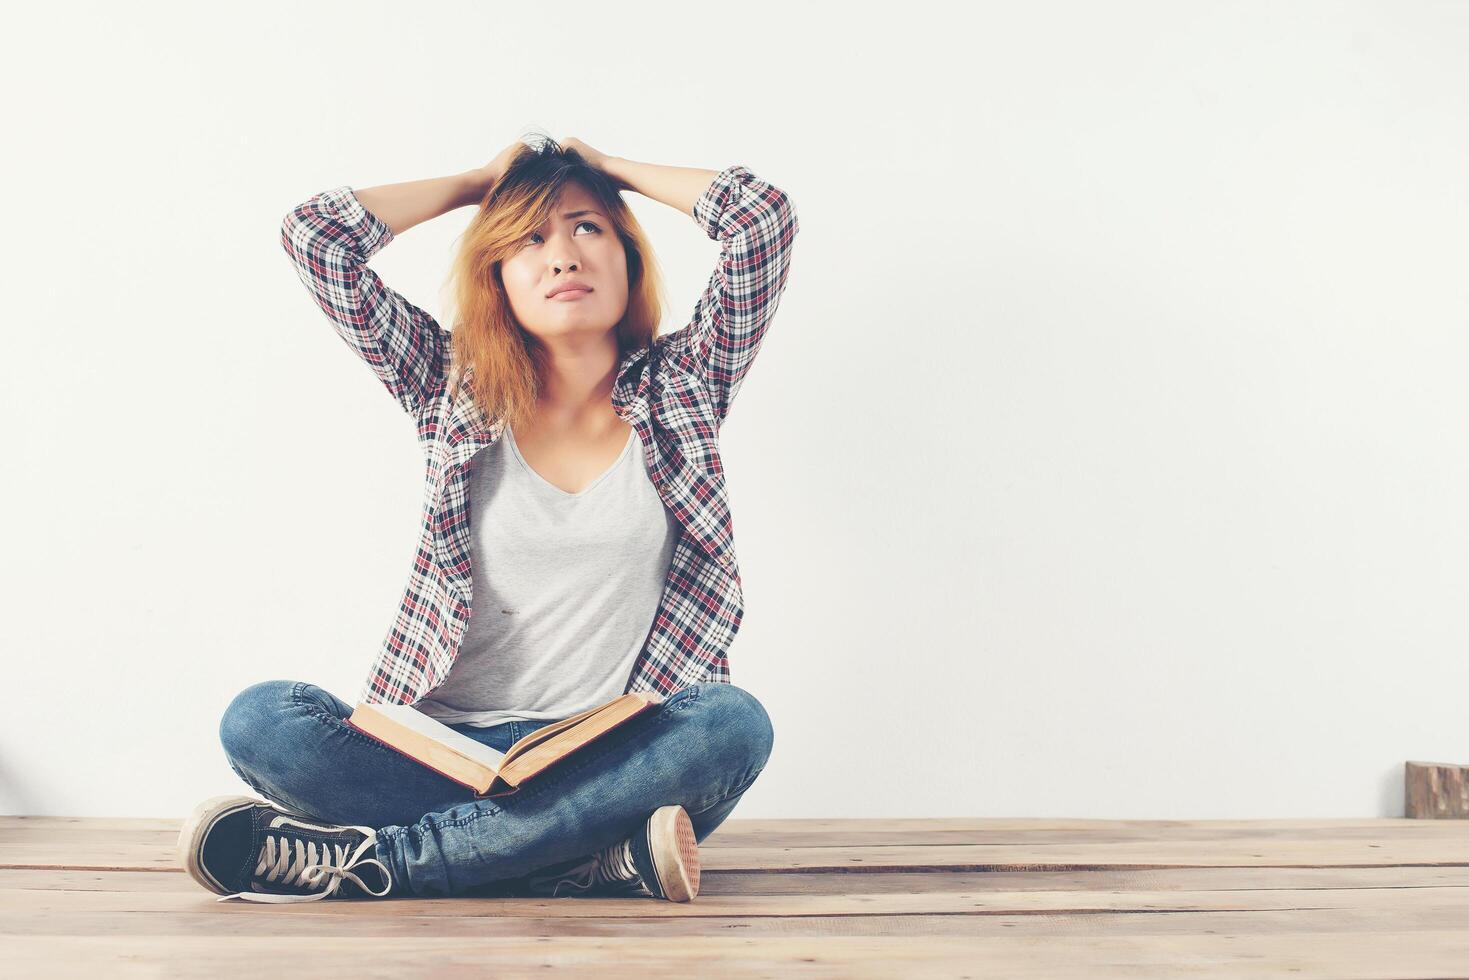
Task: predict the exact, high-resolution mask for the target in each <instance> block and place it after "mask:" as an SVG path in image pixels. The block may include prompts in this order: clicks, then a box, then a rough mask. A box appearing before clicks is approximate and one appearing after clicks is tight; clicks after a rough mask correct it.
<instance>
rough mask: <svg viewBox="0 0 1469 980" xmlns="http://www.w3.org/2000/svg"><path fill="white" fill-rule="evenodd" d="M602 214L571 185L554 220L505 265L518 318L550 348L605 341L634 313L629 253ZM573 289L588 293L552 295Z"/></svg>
mask: <svg viewBox="0 0 1469 980" xmlns="http://www.w3.org/2000/svg"><path fill="white" fill-rule="evenodd" d="M601 208H602V205H601V204H600V203H598V201H597V199H596V198H595V197H593V196H592V194H591V192H589V191H588V190H587V189H586V188H584V187H582V186H581V185H580V184H577V183H574V182H573V183H568V184H567V185H566V186H565V187H564V188H563V189H562V191H561V196H560V198H559V199H558V200H557V202H556V208H555V210H554V211H553V212H552V218H551V220H550V221H548V222H547V223H546V224H544V225H542V226H541V227H540V228H538V229H536V231H535V232H534V233H532V234H530V235H528V236H526V239H525V240H524V241H523V242H521V243H520V246H519V249H518V251H516V252H515V254H513V255H511V256H510V257H509V258H507V259H505V260H504V261H503V262H501V264H500V276H501V279H502V280H503V281H504V283H505V293H506V295H507V296H509V298H510V309H511V312H513V313H514V314H515V318H516V320H518V321H519V322H520V325H521V326H522V327H524V328H525V330H526V331H527V332H529V333H530V334H532V335H534V336H535V337H536V338H537V339H539V340H540V341H541V342H542V343H546V344H547V345H548V346H552V347H554V346H555V344H556V341H557V340H567V339H573V338H575V337H577V336H578V335H585V336H591V337H595V336H600V335H602V334H604V333H606V332H607V331H609V330H612V329H613V328H614V327H616V326H617V324H618V322H619V321H620V320H621V319H622V317H623V314H624V313H626V312H627V253H626V252H625V251H624V250H623V245H622V240H621V239H620V238H618V237H617V232H616V231H615V230H614V228H613V225H612V222H611V220H610V219H608V217H607V215H605V214H604V213H602V210H601ZM572 282H575V283H580V284H582V285H583V286H585V287H586V289H584V290H569V291H566V292H563V293H561V294H559V295H554V296H553V295H548V294H549V293H551V291H552V290H553V289H555V288H556V287H558V286H562V285H564V284H566V283H572Z"/></svg>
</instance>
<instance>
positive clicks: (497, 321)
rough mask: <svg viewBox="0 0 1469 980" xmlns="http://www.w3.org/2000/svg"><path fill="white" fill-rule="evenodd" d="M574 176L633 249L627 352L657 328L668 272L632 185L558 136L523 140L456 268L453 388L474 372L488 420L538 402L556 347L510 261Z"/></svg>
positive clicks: (514, 416)
mask: <svg viewBox="0 0 1469 980" xmlns="http://www.w3.org/2000/svg"><path fill="white" fill-rule="evenodd" d="M573 181H574V182H576V183H578V184H580V185H582V186H583V187H585V188H586V190H587V191H588V192H589V193H591V195H592V196H593V197H595V198H596V199H597V200H598V201H599V202H600V203H601V205H602V208H601V209H602V211H603V212H604V213H606V214H607V215H608V217H609V218H610V220H611V222H612V225H613V226H614V228H615V230H616V232H617V237H618V238H619V239H621V240H622V244H623V247H624V248H625V249H626V252H627V287H628V288H627V312H626V313H625V314H624V315H623V317H622V319H621V320H620V321H618V323H617V328H616V329H617V349H618V358H619V362H620V359H621V358H622V357H623V356H624V355H626V354H627V353H628V352H629V351H631V350H633V349H636V348H642V347H647V346H648V345H650V344H651V343H652V342H653V339H654V337H655V336H656V334H657V328H658V324H659V322H660V320H661V319H662V315H663V307H664V302H663V277H662V275H661V274H660V273H659V271H658V267H657V260H656V259H655V258H654V255H653V250H652V247H651V244H650V243H649V241H648V237H647V235H646V234H645V233H644V232H643V229H642V226H641V225H639V224H638V221H637V218H636V217H634V215H633V213H632V211H631V210H629V209H628V207H627V203H626V202H625V201H623V199H622V195H621V194H620V190H621V189H622V187H623V186H625V185H622V184H620V183H619V182H617V181H615V180H614V179H613V178H612V177H610V176H609V175H607V174H605V173H603V172H602V171H600V170H598V169H596V168H595V167H593V166H591V165H590V164H589V163H587V161H586V160H585V159H584V158H583V157H582V156H581V154H579V153H577V151H576V150H574V149H563V148H562V147H561V146H560V144H558V143H557V142H556V141H555V140H552V139H550V138H549V137H543V138H542V141H541V142H540V144H539V145H538V146H531V145H522V147H521V149H520V150H519V151H517V152H516V154H515V156H514V157H513V158H512V159H511V161H510V164H509V165H508V166H507V167H506V168H505V173H504V174H502V175H501V176H500V178H499V179H498V180H497V181H496V182H495V184H494V185H493V186H492V187H491V188H490V190H488V191H487V192H486V193H485V196H484V199H483V200H482V201H481V202H480V205H479V213H477V214H476V215H475V216H474V218H473V219H472V220H471V221H470V223H469V227H468V228H466V229H465V230H464V233H463V235H462V236H461V239H460V244H459V247H458V252H457V254H456V256H455V258H454V262H453V267H452V269H451V272H450V275H449V287H450V290H451V292H452V297H453V299H452V303H453V309H454V330H453V332H452V335H451V337H452V340H451V345H452V353H451V369H450V376H451V384H452V388H451V398H452V397H453V396H455V395H457V393H458V389H459V387H460V385H461V384H463V383H464V382H465V380H466V378H467V379H468V383H469V387H470V391H471V395H472V397H473V399H474V402H475V403H476V404H477V405H478V406H479V408H480V410H481V411H482V412H483V413H484V415H485V418H486V420H493V419H496V418H504V419H506V420H507V421H508V422H509V423H510V424H512V425H513V424H514V423H516V422H517V421H520V420H522V419H523V418H525V417H526V416H527V415H528V414H529V413H530V412H531V411H532V410H533V409H534V408H535V405H536V397H537V394H538V392H539V391H540V386H541V377H542V370H543V369H544V367H545V365H546V351H545V348H544V347H543V346H542V345H541V343H540V342H539V341H538V340H537V339H536V338H535V336H534V335H532V334H531V333H529V332H528V331H527V330H525V329H524V328H523V327H521V326H520V324H519V323H517V322H516V320H515V316H514V313H513V312H512V311H511V309H510V301H509V298H508V297H507V295H506V293H505V283H504V279H503V278H502V277H501V274H500V266H501V263H502V262H503V261H504V260H505V259H508V258H510V257H511V256H513V255H514V254H515V252H516V251H517V250H518V249H519V248H520V246H521V244H522V243H523V242H524V241H525V239H526V237H527V236H529V235H530V234H531V233H532V232H534V231H535V230H536V229H537V228H539V227H540V226H541V225H542V224H543V223H544V222H546V221H547V220H548V219H550V218H551V216H552V213H553V211H554V210H555V203H556V197H557V195H558V194H559V193H560V192H561V190H562V188H563V187H565V186H566V185H567V184H568V183H569V182H573Z"/></svg>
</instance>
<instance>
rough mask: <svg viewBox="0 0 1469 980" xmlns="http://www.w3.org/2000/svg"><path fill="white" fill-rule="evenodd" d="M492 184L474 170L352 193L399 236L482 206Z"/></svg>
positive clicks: (483, 173)
mask: <svg viewBox="0 0 1469 980" xmlns="http://www.w3.org/2000/svg"><path fill="white" fill-rule="evenodd" d="M491 183H493V181H491V180H490V178H489V176H488V175H487V174H486V173H485V172H484V171H483V169H475V170H466V171H464V172H463V173H458V174H450V175H449V176H447V177H429V178H427V179H426V180H409V181H405V182H404V183H401V184H379V185H378V186H376V187H364V188H362V189H361V190H357V189H356V188H354V189H353V191H352V192H353V193H354V194H356V195H357V200H359V201H361V202H362V206H363V207H365V208H367V210H369V211H371V212H372V213H373V214H375V215H377V217H378V218H380V219H381V220H382V221H383V222H384V223H385V224H387V226H388V227H389V228H391V229H392V230H393V234H394V235H395V236H396V235H401V234H402V233H403V232H405V231H407V230H408V229H409V228H412V227H413V226H414V225H417V224H422V223H423V222H425V221H428V220H429V219H430V218H437V217H438V216H439V215H441V214H447V213H448V212H450V211H453V210H454V209H455V208H462V207H464V206H466V205H469V204H477V203H479V200H480V198H481V197H483V196H484V193H485V191H487V190H489V187H490V184H491Z"/></svg>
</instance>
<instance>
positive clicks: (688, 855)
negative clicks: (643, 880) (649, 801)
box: [648, 805, 699, 902]
mask: <svg viewBox="0 0 1469 980" xmlns="http://www.w3.org/2000/svg"><path fill="white" fill-rule="evenodd" d="M648 853H649V854H651V855H652V857H653V868H654V870H655V871H656V872H657V875H658V885H659V888H660V889H661V890H662V892H663V897H664V898H666V899H668V900H669V901H670V902H689V901H693V899H694V896H696V895H698V894H699V842H698V841H697V840H696V839H695V838H694V822H693V821H692V820H690V819H689V814H688V811H687V810H685V809H684V808H683V807H681V806H677V805H674V806H664V807H659V808H658V809H657V810H655V811H654V812H653V815H652V816H651V817H649V818H648Z"/></svg>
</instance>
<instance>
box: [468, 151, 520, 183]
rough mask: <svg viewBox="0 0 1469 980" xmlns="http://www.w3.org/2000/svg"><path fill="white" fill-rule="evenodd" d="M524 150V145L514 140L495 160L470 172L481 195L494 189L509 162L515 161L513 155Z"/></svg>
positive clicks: (507, 168)
mask: <svg viewBox="0 0 1469 980" xmlns="http://www.w3.org/2000/svg"><path fill="white" fill-rule="evenodd" d="M524 148H525V143H523V142H521V141H520V140H516V141H515V142H514V143H511V144H510V145H509V146H507V147H505V149H503V150H501V151H500V152H499V154H498V155H497V156H496V157H495V159H493V160H491V161H490V162H489V163H487V164H485V165H484V166H483V167H480V168H478V169H477V170H474V171H472V173H474V175H475V177H476V179H477V181H478V183H479V184H480V188H479V191H480V194H481V195H483V194H487V193H489V190H490V188H491V187H494V186H495V183H496V182H497V181H498V180H499V179H500V178H501V177H503V176H504V175H505V171H506V170H509V169H510V161H511V160H513V159H515V155H516V154H517V153H519V152H520V151H521V150H523V149H524Z"/></svg>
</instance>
